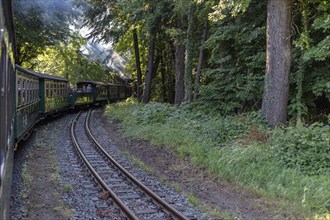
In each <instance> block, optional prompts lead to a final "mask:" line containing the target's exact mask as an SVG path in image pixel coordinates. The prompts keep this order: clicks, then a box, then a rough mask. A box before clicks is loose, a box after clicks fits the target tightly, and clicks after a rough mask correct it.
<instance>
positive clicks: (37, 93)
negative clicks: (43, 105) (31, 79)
mask: <svg viewBox="0 0 330 220" xmlns="http://www.w3.org/2000/svg"><path fill="white" fill-rule="evenodd" d="M35 90H36V100H38V96H39V83H38V81H36V82H35Z"/></svg>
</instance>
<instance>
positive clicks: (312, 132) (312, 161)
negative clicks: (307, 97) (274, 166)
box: [272, 123, 330, 175]
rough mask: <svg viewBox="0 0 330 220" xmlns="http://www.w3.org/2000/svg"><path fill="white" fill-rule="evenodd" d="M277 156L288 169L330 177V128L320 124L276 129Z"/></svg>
mask: <svg viewBox="0 0 330 220" xmlns="http://www.w3.org/2000/svg"><path fill="white" fill-rule="evenodd" d="M272 147H273V149H274V151H275V155H276V157H277V158H279V160H280V161H281V162H282V163H283V164H284V165H285V166H287V167H289V168H293V169H298V170H299V171H301V172H303V173H305V174H308V175H319V174H323V175H330V127H329V126H324V125H322V124H319V123H315V124H312V125H310V126H308V127H306V126H303V125H300V126H296V127H287V128H285V129H275V130H274V132H273V136H272Z"/></svg>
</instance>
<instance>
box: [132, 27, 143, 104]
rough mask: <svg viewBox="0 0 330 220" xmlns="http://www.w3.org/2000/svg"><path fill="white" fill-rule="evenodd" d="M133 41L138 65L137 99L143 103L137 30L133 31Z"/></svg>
mask: <svg viewBox="0 0 330 220" xmlns="http://www.w3.org/2000/svg"><path fill="white" fill-rule="evenodd" d="M133 41H134V53H135V65H136V67H135V68H136V79H137V91H136V92H137V98H138V100H139V101H141V97H142V71H141V62H140V51H139V41H138V35H137V30H136V28H134V29H133Z"/></svg>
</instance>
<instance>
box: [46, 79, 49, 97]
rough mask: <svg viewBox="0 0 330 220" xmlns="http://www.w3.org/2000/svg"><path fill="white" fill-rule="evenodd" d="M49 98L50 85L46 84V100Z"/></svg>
mask: <svg viewBox="0 0 330 220" xmlns="http://www.w3.org/2000/svg"><path fill="white" fill-rule="evenodd" d="M48 97H49V84H48V83H46V98H48Z"/></svg>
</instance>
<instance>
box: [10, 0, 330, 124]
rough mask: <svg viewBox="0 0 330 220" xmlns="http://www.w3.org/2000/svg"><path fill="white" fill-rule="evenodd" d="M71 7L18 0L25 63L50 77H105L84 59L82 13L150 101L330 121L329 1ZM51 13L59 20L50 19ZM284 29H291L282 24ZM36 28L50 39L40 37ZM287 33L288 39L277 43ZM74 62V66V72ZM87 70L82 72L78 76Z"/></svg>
mask: <svg viewBox="0 0 330 220" xmlns="http://www.w3.org/2000/svg"><path fill="white" fill-rule="evenodd" d="M35 2H39V3H41V2H43V1H38V0H35ZM52 2H53V3H52V4H50V5H49V7H48V8H50V9H51V8H55V7H58V3H59V2H58V1H55V2H54V1H52ZM62 3H63V4H62V5H61V7H60V8H61V9H60V11H57V12H56V13H53V12H52V13H50V9H49V11H47V10H46V11H44V12H43V13H41V12H40V8H39V7H22V1H21V0H15V1H14V5H16V6H17V7H14V8H17V11H16V20H17V21H16V32H17V38H18V52H19V55H20V56H19V61H18V63H22V62H25V63H27V64H28V66H29V67H31V68H37V69H40V68H41V66H43V68H44V69H43V70H45V71H47V70H50V69H52V68H53V67H54V66H61V67H60V68H57V70H58V72H62V73H61V74H62V75H63V76H68V75H70V74H71V75H73V76H75V77H76V78H77V79H78V78H79V77H82V78H83V77H86V76H88V77H91V78H93V77H94V78H93V79H97V78H99V79H100V80H101V79H102V77H103V79H106V77H105V78H104V68H103V67H102V63H97V62H96V63H93V62H89V61H88V60H85V58H84V56H82V54H81V51H79V47H80V46H81V45H82V44H83V41H84V40H88V39H82V38H81V37H80V36H77V35H73V34H72V33H71V32H70V28H69V26H70V22H72V21H73V20H74V19H76V18H77V16H79V17H80V18H81V16H83V18H82V19H83V23H84V25H85V26H86V27H88V28H90V30H91V31H90V32H89V35H88V37H89V39H94V40H95V41H99V42H107V43H108V42H111V43H113V44H114V45H115V48H114V49H115V50H116V51H118V52H119V53H120V54H121V55H123V56H125V57H128V63H126V71H127V72H130V73H131V74H132V75H133V76H134V79H135V81H134V91H135V93H134V94H135V95H136V96H137V98H138V100H140V101H142V102H144V103H148V102H150V101H157V102H168V103H174V104H177V105H181V104H187V103H189V104H191V105H192V106H194V107H195V108H199V109H204V110H206V111H211V112H220V113H222V114H236V113H242V112H248V111H259V110H260V109H261V114H262V115H263V116H264V117H265V118H266V120H267V121H268V123H269V124H270V125H273V126H274V125H277V124H284V123H286V122H287V121H288V119H289V120H293V121H297V122H301V121H304V122H307V123H310V122H314V121H323V122H327V121H328V117H329V116H328V115H329V109H330V74H329V69H330V62H329V61H330V52H329V51H330V50H329V49H330V37H329V36H330V22H329V19H330V13H329V12H330V4H329V3H328V2H327V1H324V0H294V1H291V0H268V1H257V0H235V1H219V0H179V1H174V0H164V1H155V0H147V1H145V0H117V1H112V0H110V1H99V0H76V1H74V2H71V1H69V0H62ZM73 8H75V10H73ZM76 9H79V10H76ZM38 10H39V11H38ZM78 11H80V12H82V13H77V12H78ZM279 14H282V15H283V16H282V17H281V16H278V15H279ZM49 15H52V16H53V17H52V18H55V19H52V20H51V22H46V21H48V20H47V19H46V18H48V17H49ZM284 15H285V16H284ZM276 19H279V20H276ZM277 22H280V24H282V25H279V26H276V23H277ZM71 24H72V23H71ZM267 27H268V28H267ZM36 30H37V31H38V32H39V33H41V34H40V35H38V36H36V35H34V34H33V32H35V31H36ZM282 35H283V36H285V37H284V38H278V37H277V36H282ZM58 48H60V50H58ZM58 51H60V53H58ZM54 53H56V55H54ZM45 54H53V55H54V56H56V57H61V56H62V57H61V58H60V60H62V64H61V65H60V64H59V63H52V64H50V63H51V61H50V60H47V58H45V57H42V55H45ZM65 63H66V64H68V63H70V65H71V64H72V65H71V66H70V65H69V66H70V67H69V68H67V67H68V65H65ZM276 64H277V66H276ZM93 65H94V66H93ZM87 66H88V68H86V67H87ZM89 67H90V68H89ZM61 68H62V69H61ZM65 68H67V69H66V70H64V69H65ZM83 70H87V71H83ZM100 72H102V73H100ZM80 73H82V74H83V75H82V76H77V75H79V74H80ZM287 116H288V117H287Z"/></svg>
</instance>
